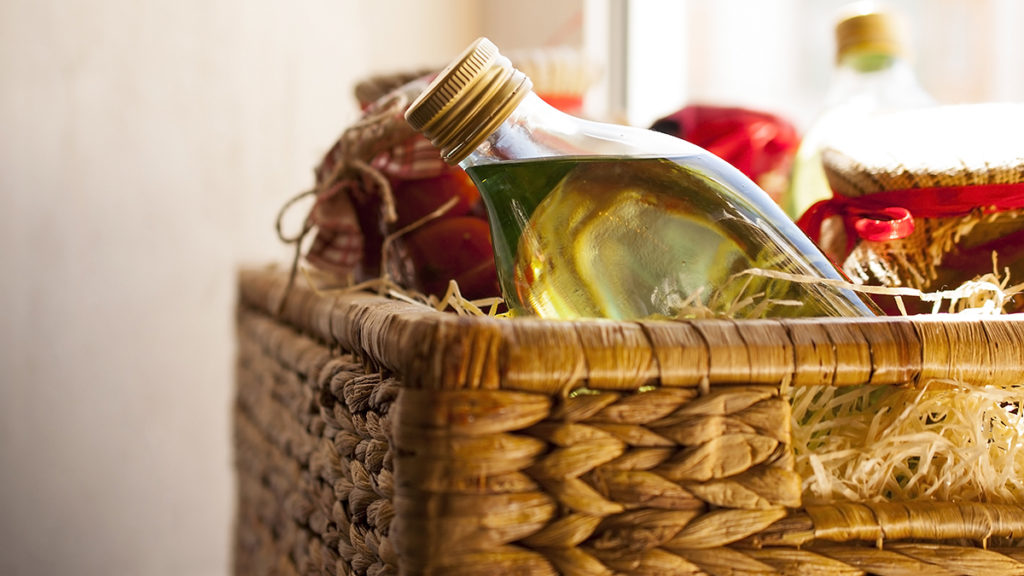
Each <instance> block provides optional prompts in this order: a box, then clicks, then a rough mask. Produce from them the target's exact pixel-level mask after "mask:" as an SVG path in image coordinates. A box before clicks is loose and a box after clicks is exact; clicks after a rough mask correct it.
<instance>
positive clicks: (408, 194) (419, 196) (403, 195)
mask: <svg viewBox="0 0 1024 576" xmlns="http://www.w3.org/2000/svg"><path fill="white" fill-rule="evenodd" d="M446 168H447V169H446V170H445V171H444V173H442V174H441V175H440V176H435V177H433V178H418V179H416V180H402V179H393V180H392V184H391V186H392V192H391V193H392V194H393V195H394V197H395V206H396V208H397V210H398V220H397V221H396V222H395V223H394V224H393V225H392V227H393V228H394V229H396V230H398V229H402V228H404V227H406V226H408V225H409V224H412V223H413V222H416V221H417V220H419V219H421V218H424V217H425V216H427V215H428V214H430V213H431V212H434V211H435V210H437V209H438V208H440V207H441V206H444V204H445V203H446V202H448V201H449V200H451V199H452V198H456V199H457V201H456V203H455V205H454V206H452V207H451V208H449V209H448V210H446V211H445V213H444V214H443V216H442V217H447V218H450V217H454V216H464V215H466V214H469V212H470V211H471V210H472V209H473V207H474V206H475V205H476V204H477V203H478V202H479V201H480V192H479V191H478V190H477V189H476V186H475V185H474V184H473V181H472V180H471V179H470V178H469V174H466V171H465V170H463V169H462V168H458V167H455V168H450V167H446Z"/></svg>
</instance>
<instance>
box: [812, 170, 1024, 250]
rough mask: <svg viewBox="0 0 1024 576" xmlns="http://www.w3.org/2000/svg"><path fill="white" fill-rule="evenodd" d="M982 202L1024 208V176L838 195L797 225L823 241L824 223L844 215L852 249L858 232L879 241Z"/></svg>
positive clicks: (993, 207) (993, 208) (985, 206)
mask: <svg viewBox="0 0 1024 576" xmlns="http://www.w3.org/2000/svg"><path fill="white" fill-rule="evenodd" d="M978 208H981V209H982V211H984V212H1005V211H1007V210H1017V209H1020V208H1024V182H1017V183H1012V184H973V185H970V186H938V187H934V188H905V189H900V190H886V191H883V192H876V193H874V194H866V195H864V196H857V197H849V196H840V195H835V196H833V197H832V198H829V199H826V200H822V201H820V202H817V203H816V204H814V205H812V206H811V207H810V208H808V209H807V211H806V212H804V214H803V215H802V216H801V217H800V218H799V220H797V226H799V227H800V229H801V230H803V231H804V233H805V234H807V235H808V236H809V237H810V238H811V240H813V241H814V242H815V243H817V242H819V241H820V240H821V225H822V223H824V222H825V220H826V219H827V218H829V217H831V216H842V217H843V220H844V222H845V223H846V231H847V238H848V241H847V242H848V246H847V250H849V248H851V247H852V243H853V242H855V241H856V238H860V239H862V240H869V241H873V242H885V241H888V240H898V239H900V238H906V237H907V236H910V234H912V233H913V232H914V218H950V217H956V216H965V215H967V214H970V213H971V212H972V211H974V210H977V209H978Z"/></svg>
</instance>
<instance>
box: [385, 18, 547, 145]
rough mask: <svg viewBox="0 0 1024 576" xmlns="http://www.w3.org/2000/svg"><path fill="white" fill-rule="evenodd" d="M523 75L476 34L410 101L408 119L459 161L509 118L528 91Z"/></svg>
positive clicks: (528, 85)
mask: <svg viewBox="0 0 1024 576" xmlns="http://www.w3.org/2000/svg"><path fill="white" fill-rule="evenodd" d="M531 87H532V84H531V83H530V79H529V78H527V77H526V75H525V74H523V73H522V72H520V71H518V70H516V69H515V68H513V67H512V63H511V62H510V61H509V59H508V58H505V57H504V56H502V55H501V54H500V53H499V52H498V47H497V46H495V45H494V44H493V43H492V42H491V41H490V40H488V39H487V38H478V39H477V40H476V41H475V42H473V44H471V45H470V46H469V47H468V48H466V50H465V51H464V52H463V53H462V55H460V56H459V57H458V58H457V59H455V61H453V62H452V63H451V64H449V65H448V67H446V68H445V69H444V70H442V71H441V73H440V74H439V75H438V76H437V78H436V79H435V80H434V81H433V82H431V84H430V86H428V87H427V89H426V90H424V91H423V93H422V94H420V95H419V97H417V98H416V100H415V101H413V103H412V104H411V105H410V106H409V109H408V110H407V111H406V112H405V119H406V121H408V122H409V124H411V125H412V127H413V128H415V129H416V130H417V131H419V132H421V133H423V135H424V136H426V137H427V138H428V139H429V140H430V141H431V142H432V143H433V144H434V146H437V147H438V148H440V149H441V156H442V157H443V158H444V160H445V162H447V163H449V164H457V163H459V161H461V160H462V159H463V158H465V157H466V156H468V155H469V153H470V152H472V151H473V149H474V148H476V147H477V146H478V145H479V144H480V143H481V142H483V141H484V140H485V139H486V138H487V137H488V136H490V134H491V133H492V132H493V131H494V130H495V129H496V128H497V127H498V126H499V125H500V124H501V123H502V122H504V121H505V119H506V118H508V115H509V114H511V113H512V110H514V109H515V107H516V106H518V105H519V103H520V102H521V101H522V100H523V98H524V97H525V96H526V94H528V93H529V92H530V89H531Z"/></svg>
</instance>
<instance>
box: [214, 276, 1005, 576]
mask: <svg viewBox="0 0 1024 576" xmlns="http://www.w3.org/2000/svg"><path fill="white" fill-rule="evenodd" d="M285 284H286V278H285V277H284V276H283V275H282V274H280V273H279V272H275V271H270V270H265V271H255V270H252V271H245V272H243V273H242V274H241V277H240V306H239V311H238V338H239V344H238V346H239V361H238V371H237V378H238V381H237V385H238V389H237V403H236V410H235V423H234V426H235V443H236V458H237V469H238V482H239V502H238V520H237V533H236V550H235V572H236V573H237V574H246V575H251V574H371V575H377V574H445V575H463V574H502V573H504V574H558V573H562V574H595V575H597V574H658V575H665V574H713V575H715V574H862V573H877V574H915V575H919V574H920V573H926V574H929V575H938V574H985V575H991V574H1024V548H1014V547H1013V545H1014V539H1016V538H1020V537H1021V536H1024V507H1020V506H1016V505H1008V504H999V505H997V504H985V503H981V502H881V503H873V504H863V503H849V502H835V503H831V504H829V503H826V504H818V505H813V506H811V505H806V506H805V505H803V504H802V502H801V478H800V476H799V475H798V474H796V473H795V472H794V469H793V455H792V450H791V448H790V438H791V429H790V426H791V425H790V406H789V403H788V402H786V401H785V399H784V398H783V397H782V396H781V395H780V386H781V385H783V383H787V384H792V385H795V386H803V385H821V384H824V385H832V386H849V385H864V384H866V385H877V386H896V385H901V384H905V383H911V384H913V383H915V382H918V381H922V380H926V379H930V378H947V377H952V376H954V375H955V376H957V377H960V378H964V379H969V380H970V381H972V382H975V383H978V384H998V385H1006V384H1007V383H1010V382H1013V381H1014V380H1016V381H1017V382H1020V380H1021V373H1022V367H1024V346H1022V345H1021V343H1022V338H1024V319H1022V318H1019V317H1017V316H1003V317H990V318H987V319H984V320H981V319H976V318H975V319H956V320H953V319H948V317H947V319H946V320H937V319H936V318H929V317H910V318H901V319H856V320H855V319H821V320H806V319H804V320H765V321H757V320H745V321H720V320H700V321H692V322H610V321H586V322H553V321H540V320H529V319H516V320H501V319H487V318H470V317H463V316H458V315H455V314H450V313H448V314H446V313H441V312H435V311H433V310H431V309H429V308H426V307H423V306H418V305H415V304H407V303H403V302H400V301H396V300H391V299H386V298H383V297H380V296H377V295H373V294H366V293H354V294H347V295H341V296H331V297H326V296H321V295H318V294H316V293H315V292H314V291H313V290H311V289H310V288H308V287H306V286H304V285H301V284H302V283H300V285H297V286H296V287H295V288H294V290H292V291H291V292H290V293H289V296H288V298H287V300H286V302H285V306H284V307H283V309H282V311H281V312H280V313H279V314H278V313H276V312H275V311H276V310H277V309H278V308H277V304H278V302H279V301H280V299H281V298H282V297H283V295H284V291H285V290H284V289H285Z"/></svg>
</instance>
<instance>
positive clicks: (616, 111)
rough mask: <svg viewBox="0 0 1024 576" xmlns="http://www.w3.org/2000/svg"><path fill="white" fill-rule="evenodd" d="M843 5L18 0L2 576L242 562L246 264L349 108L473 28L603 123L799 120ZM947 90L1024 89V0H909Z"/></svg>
mask: <svg viewBox="0 0 1024 576" xmlns="http://www.w3.org/2000/svg"><path fill="white" fill-rule="evenodd" d="M844 3H845V2H842V1H837V0H688V1H667V0H643V1H628V0H560V1H558V2H551V1H550V0H519V1H517V2H514V3H513V2H506V1H503V0H484V1H475V0H429V1H413V0H404V1H403V0H377V1H375V2H372V3H371V2H357V1H355V0H333V1H324V0H308V1H305V2H298V3H294V2H293V3H284V2H269V1H264V0H248V1H244V2H243V1H241V0H220V1H218V2H208V1H206V0H179V1H177V2H153V1H145V0H143V1H137V0H95V1H93V2H61V1H56V0H6V1H5V2H3V3H0V81H2V86H3V89H2V91H0V258H2V260H0V263H2V265H3V276H2V280H0V375H2V385H0V573H2V574H5V575H18V574H33V575H34V574H59V573H69V572H73V573H76V574H81V575H93V574H96V575H99V574H104V575H118V574H130V575H136V574H146V575H148V574H154V575H162V574H167V575H171V574H174V575H180V574H211V575H214V574H217V575H221V574H226V573H228V572H229V571H230V565H231V564H230V562H231V559H230V550H231V544H230V542H231V537H232V516H233V512H234V478H233V468H232V457H233V455H232V450H231V420H230V414H231V405H232V393H233V390H232V386H233V363H234V332H233V330H234V329H233V313H234V302H235V272H236V270H237V269H238V267H239V266H242V265H251V264H262V263H266V262H283V261H285V260H286V259H287V258H288V251H287V250H286V249H285V248H284V247H283V246H282V245H281V244H280V243H279V242H278V240H277V238H276V236H275V234H274V229H273V224H274V219H275V216H276V213H277V211H278V209H279V207H280V206H281V205H282V204H283V203H284V201H285V200H286V199H287V198H289V197H290V196H292V195H293V194H295V193H296V192H299V191H301V190H304V189H307V188H308V187H310V186H311V185H312V183H313V172H312V170H313V167H314V166H315V164H316V163H317V162H318V161H319V159H320V157H321V156H322V154H323V153H324V152H325V151H326V150H327V149H328V148H329V146H330V145H331V144H332V143H333V142H334V140H335V139H336V138H337V137H338V135H339V134H340V133H341V131H342V129H343V128H344V127H345V126H346V125H347V124H348V123H350V122H351V121H353V120H354V119H355V118H357V117H358V107H357V105H356V101H355V99H354V97H353V92H352V91H353V87H354V85H355V83H356V82H357V81H358V80H360V79H363V78H366V77H367V76H369V75H371V74H378V73H387V72H399V71H408V70H413V69H417V68H420V67H423V66H437V67H440V66H442V65H443V64H445V63H447V62H448V61H449V60H450V59H451V58H452V57H454V56H455V55H457V54H458V53H459V52H460V51H461V50H462V49H463V48H464V47H465V46H466V45H467V44H468V43H469V42H470V41H472V39H473V38H475V37H477V36H479V35H486V36H488V37H490V38H491V39H492V40H494V41H495V42H496V43H497V44H498V45H499V47H501V48H502V49H503V50H521V49H530V48H537V47H551V46H560V45H569V46H572V47H574V48H577V49H579V50H581V51H583V52H584V53H586V54H587V55H588V57H589V58H591V59H592V60H593V62H595V64H596V66H597V69H598V70H599V72H600V75H599V76H598V77H597V78H596V80H595V83H594V86H593V88H592V90H591V91H590V92H589V93H588V94H587V100H586V110H587V112H588V114H592V115H595V116H600V117H605V118H616V119H618V120H620V121H623V122H628V123H632V124H636V125H642V126H647V125H650V123H651V122H652V121H653V120H654V119H656V118H659V117H661V116H663V115H665V114H668V113H671V112H673V111H674V110H676V109H678V108H680V107H681V106H683V105H685V104H688V103H693V102H703V103H713V104H722V105H740V106H748V107H752V108H756V109H760V110H765V111H769V112H772V113H775V114H779V115H781V116H783V117H785V118H787V119H789V120H791V121H792V122H793V123H794V124H796V125H797V126H798V127H801V128H803V127H805V126H806V125H807V123H808V122H810V120H811V119H812V118H813V115H814V113H815V111H816V109H817V107H818V106H819V105H820V102H821V100H822V98H823V97H824V94H825V91H826V89H827V86H828V81H829V76H830V73H831V69H832V64H833V51H834V46H833V44H834V42H833V37H832V19H833V17H834V15H835V12H836V10H837V9H838V8H839V7H840V6H842V5H843V4H844ZM889 4H891V5H893V6H894V7H896V8H897V9H898V10H899V11H901V12H902V13H903V14H904V15H905V17H906V21H907V22H908V23H909V24H910V30H909V31H910V45H911V50H912V52H911V57H912V61H913V63H914V65H915V68H916V70H917V71H918V74H919V77H920V79H921V82H922V84H924V86H925V87H926V89H927V90H928V91H930V92H931V93H932V94H933V95H934V96H935V97H936V99H938V100H939V101H941V102H947V103H954V102H983V101H996V100H998V101H1007V100H1012V101H1024V75H1021V74H1020V73H1019V72H1020V70H1024V41H1021V39H1020V37H1021V36H1020V34H1019V33H1018V29H1019V28H1020V27H1021V25H1022V24H1024V3H1020V2H1017V1H1015V0H892V1H891V2H890V3H889Z"/></svg>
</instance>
